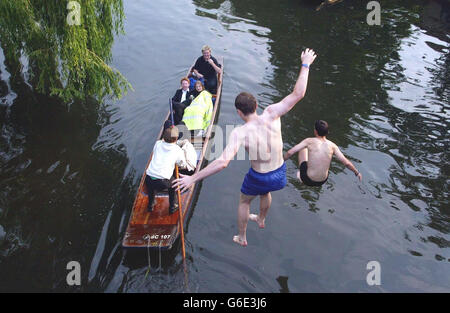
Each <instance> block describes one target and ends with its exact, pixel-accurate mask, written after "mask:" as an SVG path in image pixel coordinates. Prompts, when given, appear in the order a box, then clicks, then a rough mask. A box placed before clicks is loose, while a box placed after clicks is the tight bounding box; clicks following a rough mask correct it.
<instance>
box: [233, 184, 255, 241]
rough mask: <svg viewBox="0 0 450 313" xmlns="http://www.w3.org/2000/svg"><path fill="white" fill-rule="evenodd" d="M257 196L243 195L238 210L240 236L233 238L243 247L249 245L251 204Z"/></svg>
mask: <svg viewBox="0 0 450 313" xmlns="http://www.w3.org/2000/svg"><path fill="white" fill-rule="evenodd" d="M255 197H256V196H248V195H244V194H243V193H241V197H240V199H239V208H238V228H239V235H237V236H234V237H233V241H234V242H236V243H238V244H240V245H241V246H244V247H245V246H246V245H247V224H248V215H249V213H250V203H251V202H252V200H253V199H255Z"/></svg>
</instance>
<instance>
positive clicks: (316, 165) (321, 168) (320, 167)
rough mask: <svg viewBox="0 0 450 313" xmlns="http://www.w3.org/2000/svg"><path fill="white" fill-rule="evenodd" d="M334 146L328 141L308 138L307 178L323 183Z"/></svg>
mask: <svg viewBox="0 0 450 313" xmlns="http://www.w3.org/2000/svg"><path fill="white" fill-rule="evenodd" d="M334 146H335V144H334V143H333V142H331V141H329V140H328V139H319V138H308V139H307V149H308V171H307V174H308V176H309V178H311V179H312V180H314V181H323V180H325V179H326V178H327V177H328V169H329V168H330V163H331V159H332V157H333V153H334Z"/></svg>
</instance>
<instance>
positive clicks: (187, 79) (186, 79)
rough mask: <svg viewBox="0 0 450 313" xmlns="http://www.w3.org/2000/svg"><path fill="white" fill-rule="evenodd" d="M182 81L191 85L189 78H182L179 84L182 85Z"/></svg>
mask: <svg viewBox="0 0 450 313" xmlns="http://www.w3.org/2000/svg"><path fill="white" fill-rule="evenodd" d="M183 80H185V81H187V82H188V83H189V84H190V83H191V81H190V80H189V78H187V77H183V78H182V79H181V80H180V84H182V83H183Z"/></svg>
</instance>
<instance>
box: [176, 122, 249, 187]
mask: <svg viewBox="0 0 450 313" xmlns="http://www.w3.org/2000/svg"><path fill="white" fill-rule="evenodd" d="M238 131H239V127H238V128H235V129H233V131H232V132H231V134H230V137H229V139H228V144H227V146H226V147H225V150H224V151H223V153H222V155H221V156H220V157H218V158H217V159H215V160H214V161H213V162H211V163H210V164H209V165H208V166H207V167H205V168H204V169H202V170H201V171H199V172H198V173H196V174H194V175H191V176H189V175H183V174H180V177H181V178H179V179H175V180H174V181H173V187H177V189H178V188H181V191H182V192H183V191H185V190H187V189H188V188H189V187H190V186H191V185H192V184H194V183H195V182H198V181H200V180H202V179H204V178H206V177H208V176H211V175H214V174H216V173H218V172H220V171H221V170H223V169H224V168H226V167H227V166H228V163H230V161H231V160H232V159H233V158H234V156H235V155H236V153H237V152H238V150H239V147H240V146H241V143H242V138H241V136H240V135H239V133H238Z"/></svg>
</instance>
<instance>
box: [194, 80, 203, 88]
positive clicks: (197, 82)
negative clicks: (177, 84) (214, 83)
mask: <svg viewBox="0 0 450 313" xmlns="http://www.w3.org/2000/svg"><path fill="white" fill-rule="evenodd" d="M197 84H200V85H201V86H202V90H205V85H203V83H202V82H201V81H200V80H197V81H196V82H195V84H194V87H195V85H197Z"/></svg>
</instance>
